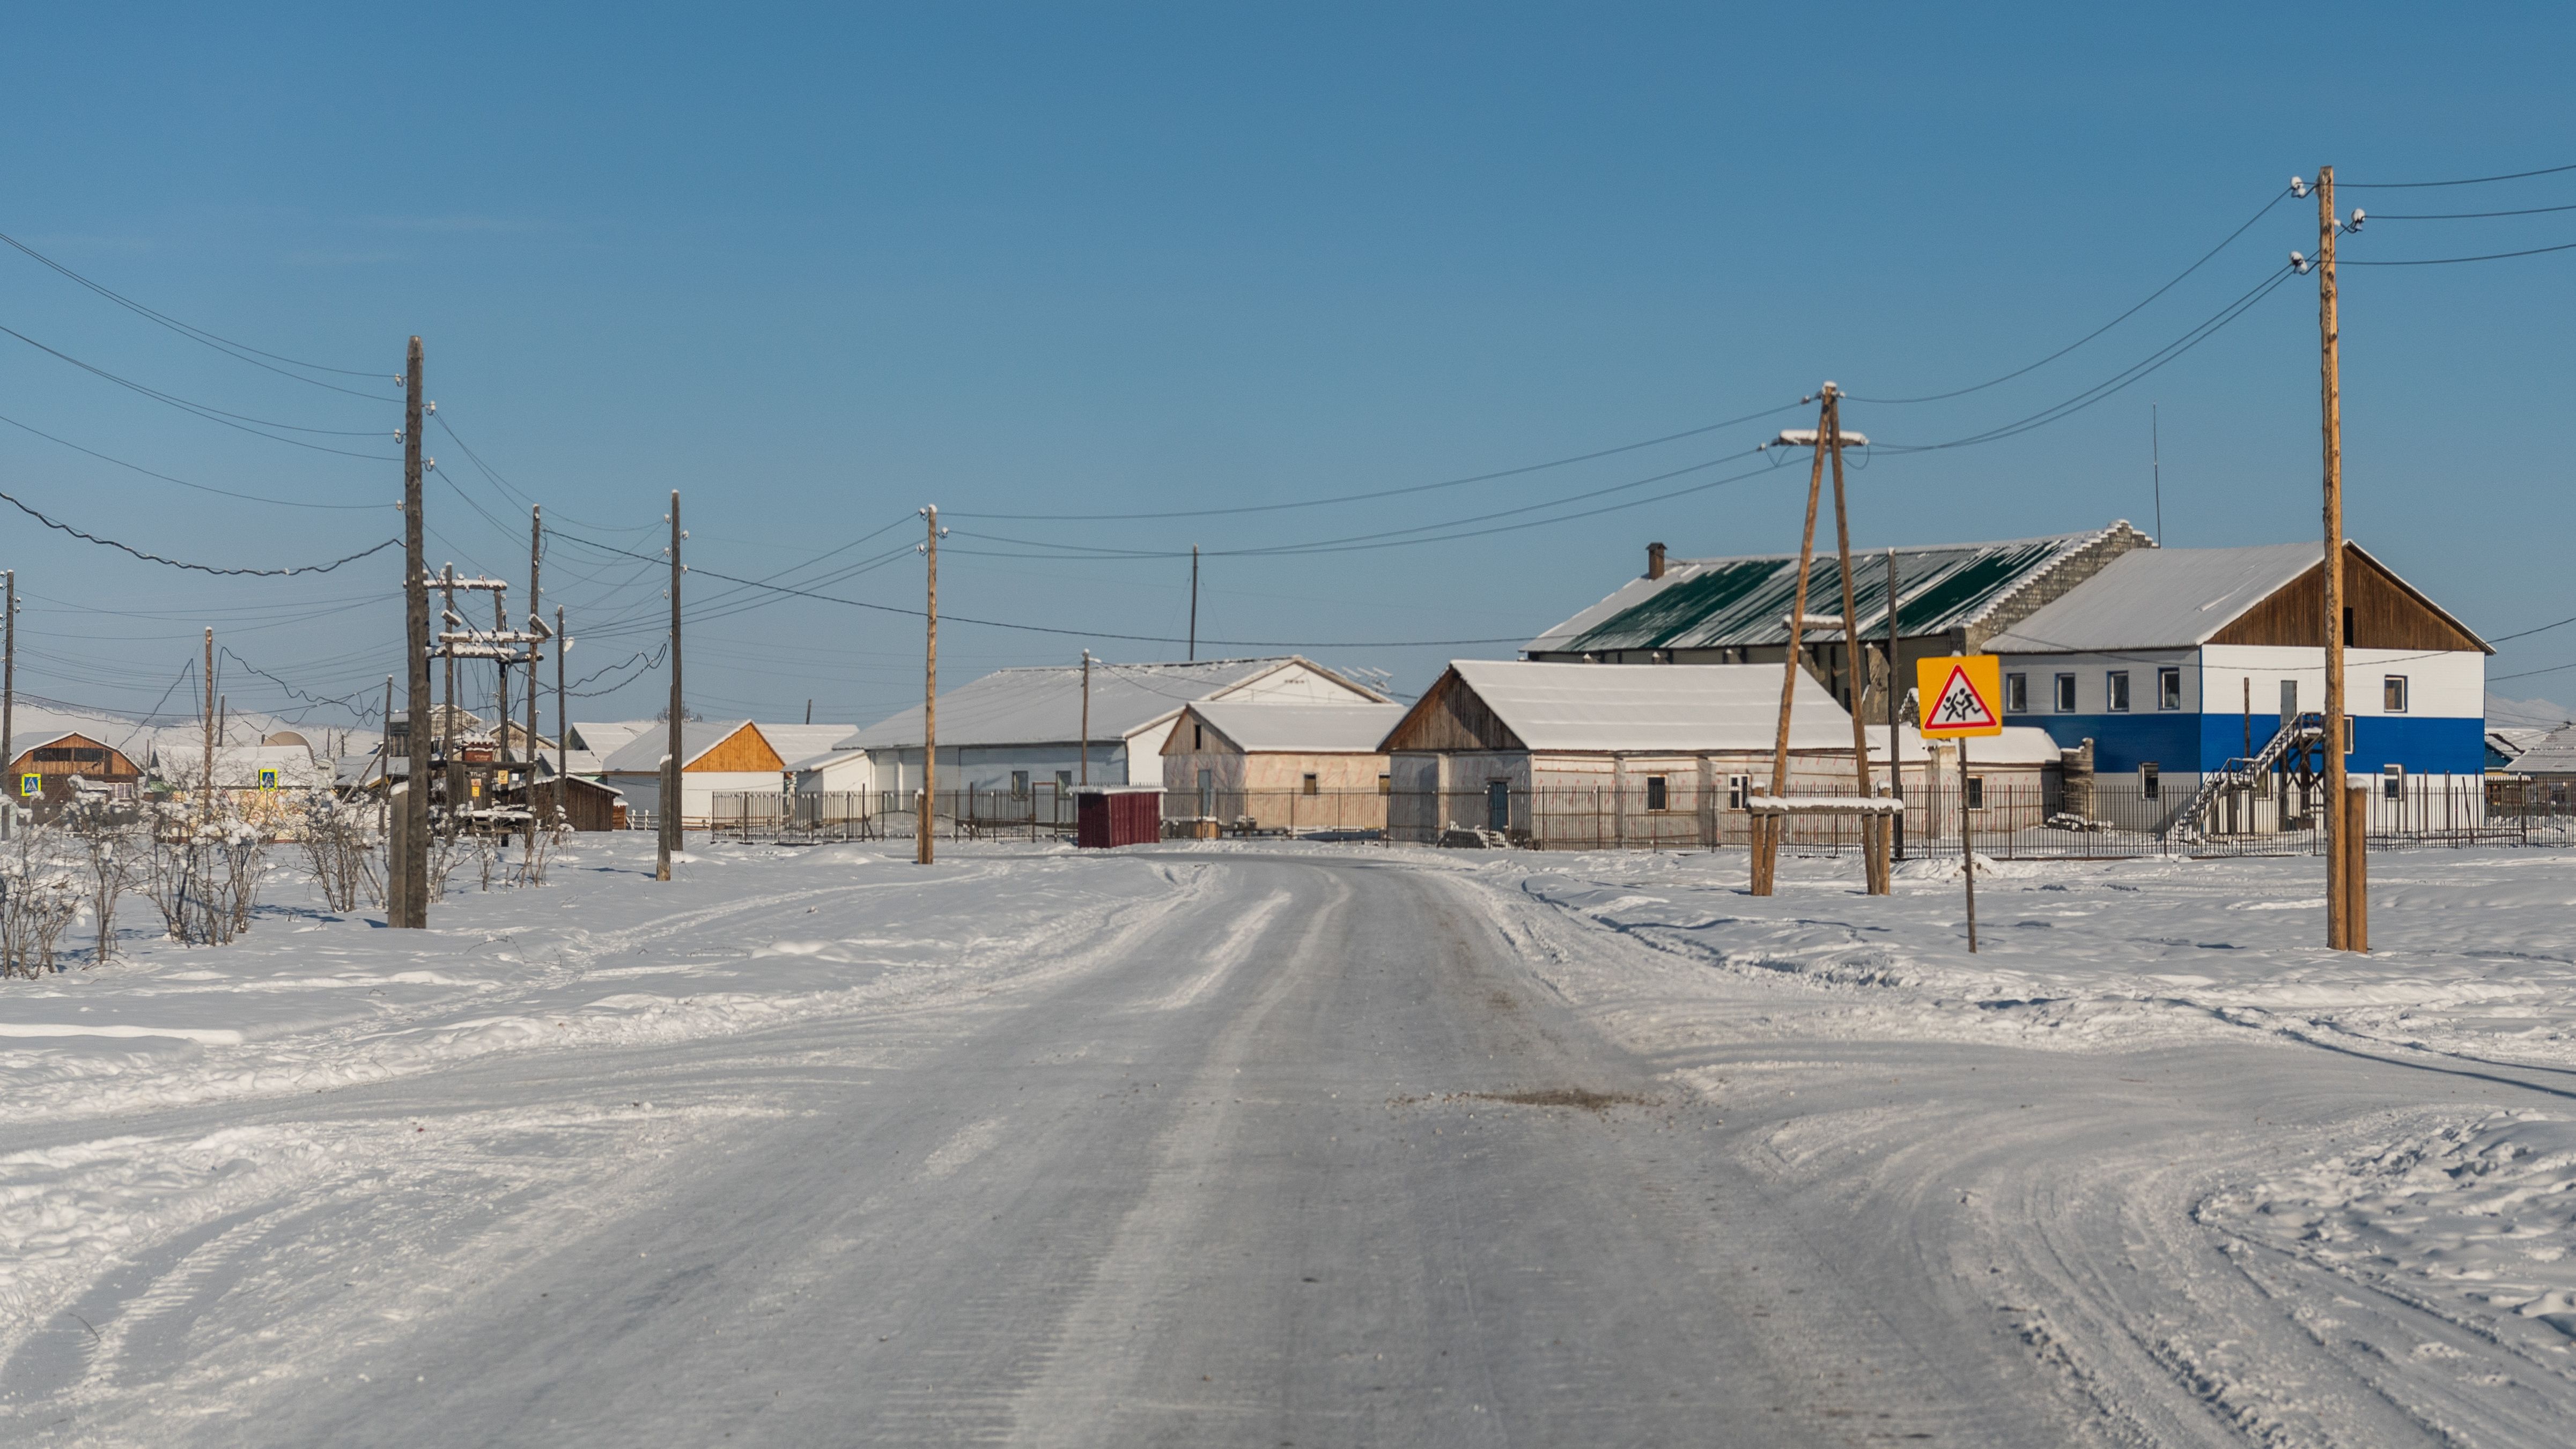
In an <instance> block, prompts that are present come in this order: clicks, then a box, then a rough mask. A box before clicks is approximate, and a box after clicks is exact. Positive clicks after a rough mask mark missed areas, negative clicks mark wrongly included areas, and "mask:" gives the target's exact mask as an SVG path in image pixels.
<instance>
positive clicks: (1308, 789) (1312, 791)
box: [1297, 770, 1323, 796]
mask: <svg viewBox="0 0 2576 1449" xmlns="http://www.w3.org/2000/svg"><path fill="white" fill-rule="evenodd" d="M1321 785H1322V779H1321V777H1320V776H1318V775H1317V774H1316V773H1315V772H1314V771H1312V770H1309V771H1307V772H1306V773H1305V774H1303V775H1300V776H1298V777H1297V793H1298V794H1300V795H1306V796H1314V795H1319V794H1321V793H1323V792H1322V789H1321V788H1320V787H1321Z"/></svg>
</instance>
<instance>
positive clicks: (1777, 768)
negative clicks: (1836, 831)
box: [1751, 382, 1866, 896]
mask: <svg viewBox="0 0 2576 1449" xmlns="http://www.w3.org/2000/svg"><path fill="white" fill-rule="evenodd" d="M1833 412H1834V385H1833V384H1832V383H1830V382H1829V383H1826V384H1825V405H1824V411H1823V413H1822V414H1821V415H1820V416H1819V417H1818V419H1817V421H1818V423H1819V426H1818V427H1817V429H1816V458H1815V463H1814V465H1813V466H1812V467H1810V468H1809V469H1808V471H1807V523H1806V528H1805V531H1804V532H1803V533H1801V534H1800V535H1799V536H1798V538H1799V541H1798V584H1797V589H1796V594H1795V597H1794V598H1793V599H1792V600H1791V601H1790V604H1789V618H1788V625H1789V647H1788V649H1787V651H1786V652H1785V655H1784V657H1785V658H1786V659H1787V660H1788V663H1787V666H1786V668H1785V670H1784V671H1783V673H1782V674H1781V676H1780V728H1779V734H1778V738H1777V740H1776V741H1775V742H1774V745H1773V748H1772V751H1771V796H1772V798H1774V799H1779V798H1781V797H1784V796H1786V795H1787V794H1788V793H1789V703H1790V701H1791V700H1792V699H1794V698H1796V697H1797V692H1798V637H1799V635H1800V634H1801V633H1802V632H1804V630H1805V629H1806V626H1807V574H1808V570H1809V569H1811V568H1812V567H1813V566H1814V564H1815V560H1816V504H1817V501H1818V500H1819V499H1820V498H1821V497H1822V495H1823V492H1824V486H1825V450H1826V448H1827V447H1828V446H1830V440H1831V437H1832V430H1831V429H1830V428H1829V427H1827V426H1824V424H1826V423H1829V422H1830V421H1831V419H1832V418H1833ZM1845 623H1849V621H1848V620H1846V621H1845ZM1863 758H1864V760H1866V756H1864V757H1863ZM1752 826H1753V871H1752V876H1753V879H1752V882H1751V885H1752V892H1753V894H1755V895H1757V896H1767V895H1769V894H1771V885H1772V881H1773V878H1774V876H1775V875H1776V874H1777V872H1778V870H1779V860H1780V837H1781V836H1783V835H1785V834H1787V833H1788V826H1789V817H1788V816H1786V815H1755V816H1754V817H1753V818H1752Z"/></svg>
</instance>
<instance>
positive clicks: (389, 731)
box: [360, 674, 394, 806]
mask: <svg viewBox="0 0 2576 1449" xmlns="http://www.w3.org/2000/svg"><path fill="white" fill-rule="evenodd" d="M383 724H384V728H383V729H382V730H381V731H379V732H378V734H377V737H376V773H377V774H379V775H382V776H383V777H384V780H385V803H386V804H387V805H389V806H390V805H391V804H392V803H393V798H394V677H393V676H392V675H390V674H388V675H386V676H385V715H384V721H383ZM360 778H361V779H362V780H363V779H364V778H365V777H364V776H361V777H360Z"/></svg>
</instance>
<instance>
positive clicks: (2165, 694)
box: [2156, 669, 2182, 709]
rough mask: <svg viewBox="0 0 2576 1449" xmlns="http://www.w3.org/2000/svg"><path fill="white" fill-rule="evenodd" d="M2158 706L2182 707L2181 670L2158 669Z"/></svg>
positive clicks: (2165, 707) (2163, 707) (2168, 707)
mask: <svg viewBox="0 0 2576 1449" xmlns="http://www.w3.org/2000/svg"><path fill="white" fill-rule="evenodd" d="M2156 708H2158V709H2180V708H2182V671H2181V670H2179V669H2159V670H2157V671H2156Z"/></svg>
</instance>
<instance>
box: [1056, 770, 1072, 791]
mask: <svg viewBox="0 0 2576 1449" xmlns="http://www.w3.org/2000/svg"><path fill="white" fill-rule="evenodd" d="M1055 787H1056V788H1057V789H1059V790H1070V789H1072V788H1073V772H1072V771H1071V770H1058V771H1056V772H1055Z"/></svg>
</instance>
